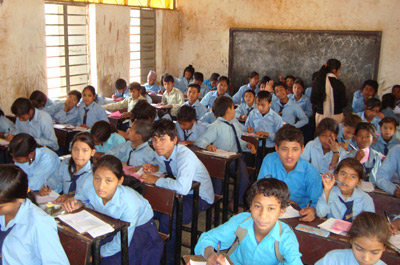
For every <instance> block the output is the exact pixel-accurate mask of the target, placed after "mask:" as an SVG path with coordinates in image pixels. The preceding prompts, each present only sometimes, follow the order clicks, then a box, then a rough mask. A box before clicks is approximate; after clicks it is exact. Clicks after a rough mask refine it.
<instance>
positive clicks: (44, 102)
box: [29, 90, 56, 110]
mask: <svg viewBox="0 0 400 265" xmlns="http://www.w3.org/2000/svg"><path fill="white" fill-rule="evenodd" d="M29 100H30V101H31V102H32V104H33V106H34V107H35V108H37V109H40V110H46V109H47V108H48V107H50V106H52V105H54V104H56V103H55V102H54V101H53V100H51V99H49V98H48V97H47V96H46V94H45V93H43V92H42V91H40V90H35V91H33V92H32V93H31V95H30V97H29Z"/></svg>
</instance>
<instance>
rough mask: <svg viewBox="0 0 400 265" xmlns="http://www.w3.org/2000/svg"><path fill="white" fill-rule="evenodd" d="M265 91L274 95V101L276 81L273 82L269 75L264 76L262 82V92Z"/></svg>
mask: <svg viewBox="0 0 400 265" xmlns="http://www.w3.org/2000/svg"><path fill="white" fill-rule="evenodd" d="M264 90H265V91H268V92H270V93H272V99H274V97H275V95H274V94H273V93H274V80H271V78H270V77H269V76H267V75H265V76H263V77H262V78H261V80H260V91H264Z"/></svg>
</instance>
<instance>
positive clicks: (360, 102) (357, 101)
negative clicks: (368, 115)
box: [351, 90, 379, 112]
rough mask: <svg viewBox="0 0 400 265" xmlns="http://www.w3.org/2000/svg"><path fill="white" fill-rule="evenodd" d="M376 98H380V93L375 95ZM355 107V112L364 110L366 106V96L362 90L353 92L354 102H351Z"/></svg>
mask: <svg viewBox="0 0 400 265" xmlns="http://www.w3.org/2000/svg"><path fill="white" fill-rule="evenodd" d="M374 98H376V99H379V96H378V95H375V96H374ZM351 107H352V108H353V112H362V111H364V108H365V102H364V96H363V95H362V91H361V90H357V91H356V92H354V94H353V103H352V104H351Z"/></svg>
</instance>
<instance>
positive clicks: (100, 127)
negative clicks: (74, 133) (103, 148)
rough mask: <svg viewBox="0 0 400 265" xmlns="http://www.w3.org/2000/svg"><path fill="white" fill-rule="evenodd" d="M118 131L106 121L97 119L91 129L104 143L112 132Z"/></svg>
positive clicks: (94, 135)
mask: <svg viewBox="0 0 400 265" xmlns="http://www.w3.org/2000/svg"><path fill="white" fill-rule="evenodd" d="M116 131H117V130H116V129H115V127H114V126H113V125H111V124H110V123H109V122H106V121H96V122H95V123H94V124H93V126H92V128H91V129H90V133H91V134H92V135H93V137H95V138H96V139H97V140H98V141H99V142H102V143H104V142H106V141H107V140H108V138H110V136H111V134H112V133H115V132H116Z"/></svg>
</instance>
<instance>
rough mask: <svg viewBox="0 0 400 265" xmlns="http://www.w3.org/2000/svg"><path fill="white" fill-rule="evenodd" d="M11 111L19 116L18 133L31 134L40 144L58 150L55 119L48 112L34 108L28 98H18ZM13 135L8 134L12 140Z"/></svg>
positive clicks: (16, 126)
mask: <svg viewBox="0 0 400 265" xmlns="http://www.w3.org/2000/svg"><path fill="white" fill-rule="evenodd" d="M11 112H12V113H13V114H14V115H15V116H17V118H18V119H16V121H15V128H16V129H17V132H18V133H27V134H30V135H32V136H33V137H34V138H35V141H36V142H37V143H38V144H40V145H43V146H47V147H49V148H51V149H53V150H55V151H57V150H58V148H59V147H58V140H57V137H56V133H55V131H54V127H53V121H52V120H51V117H50V115H49V114H48V113H47V112H44V111H42V110H38V109H36V108H34V107H33V105H32V103H31V101H30V100H29V99H27V98H17V99H16V100H15V101H14V103H13V104H12V106H11ZM13 137H14V135H13V134H8V136H7V140H8V141H11V139H12V138H13Z"/></svg>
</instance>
